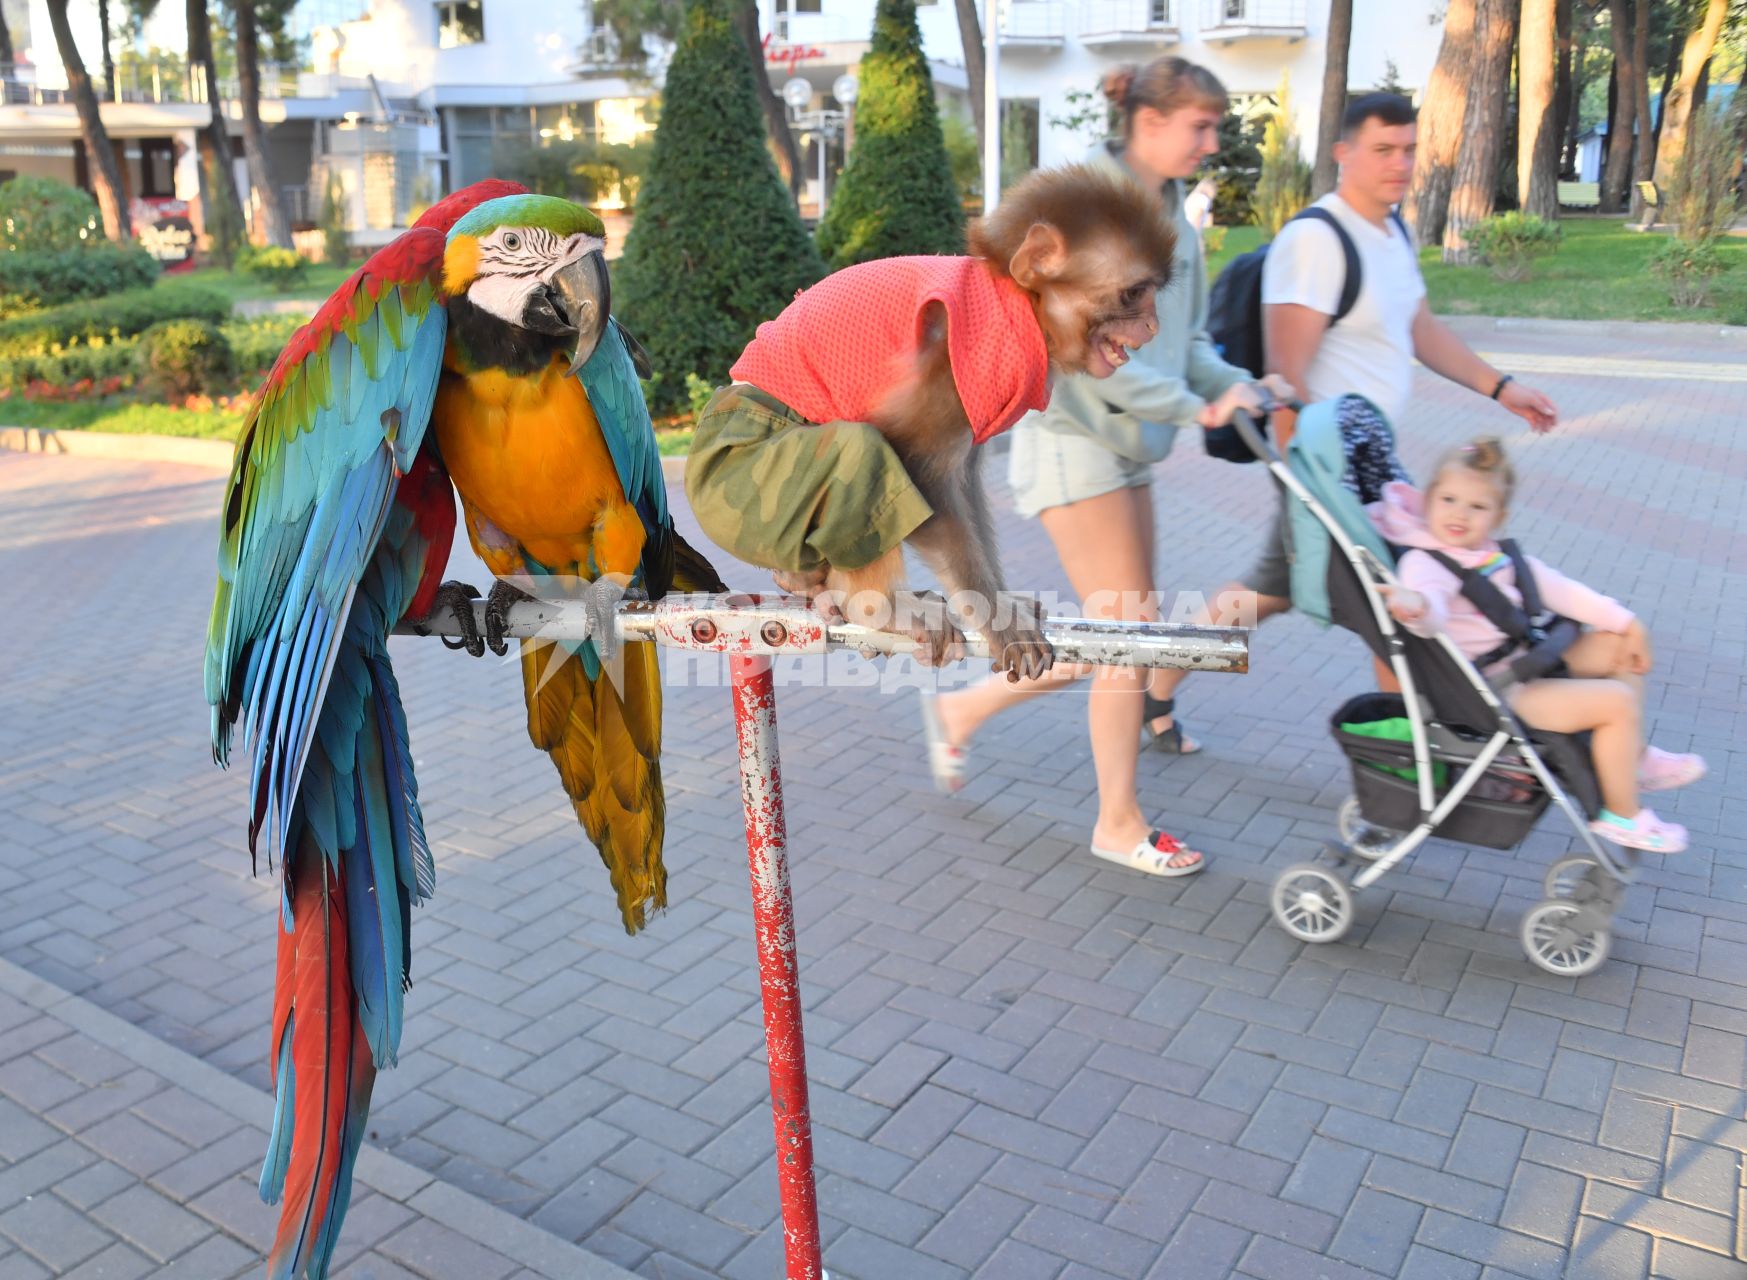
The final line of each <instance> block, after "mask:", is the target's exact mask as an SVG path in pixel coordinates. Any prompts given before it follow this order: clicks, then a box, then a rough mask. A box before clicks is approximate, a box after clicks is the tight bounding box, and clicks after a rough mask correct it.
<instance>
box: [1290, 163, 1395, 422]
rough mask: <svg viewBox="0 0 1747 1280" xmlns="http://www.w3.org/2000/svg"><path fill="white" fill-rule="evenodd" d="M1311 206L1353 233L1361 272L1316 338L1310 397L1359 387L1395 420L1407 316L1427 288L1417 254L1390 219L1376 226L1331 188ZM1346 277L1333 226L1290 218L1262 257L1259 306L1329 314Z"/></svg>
mask: <svg viewBox="0 0 1747 1280" xmlns="http://www.w3.org/2000/svg"><path fill="white" fill-rule="evenodd" d="M1316 203H1317V205H1318V207H1320V208H1323V209H1327V210H1328V211H1329V212H1330V213H1332V214H1333V215H1334V216H1335V217H1336V218H1338V219H1340V223H1341V226H1343V227H1345V228H1346V231H1347V234H1348V235H1350V236H1351V237H1352V238H1353V245H1354V247H1355V248H1356V249H1358V251H1359V268H1360V273H1361V276H1360V283H1359V296H1358V298H1357V299H1356V300H1355V301H1354V303H1353V309H1352V310H1351V311H1349V312H1348V313H1347V314H1346V315H1345V316H1344V317H1342V319H1341V322H1340V323H1339V324H1336V325H1332V326H1331V327H1330V328H1329V329H1328V330H1327V331H1326V332H1325V333H1324V334H1323V335H1322V344H1321V345H1320V346H1319V347H1317V349H1316V355H1315V357H1314V358H1313V359H1312V360H1311V362H1310V368H1309V369H1308V370H1306V371H1305V383H1306V389H1307V390H1308V391H1309V392H1310V398H1311V399H1312V400H1328V399H1332V398H1333V397H1335V396H1339V395H1345V394H1347V393H1348V392H1350V391H1351V392H1357V393H1358V394H1360V395H1362V396H1367V397H1369V398H1370V399H1371V400H1372V402H1373V403H1375V404H1376V406H1377V407H1378V408H1379V409H1381V410H1383V412H1384V414H1385V415H1387V416H1388V418H1389V420H1390V421H1391V422H1398V421H1399V420H1400V418H1401V415H1402V414H1403V413H1405V412H1406V410H1407V406H1408V402H1409V400H1410V399H1411V398H1412V392H1413V318H1414V316H1416V315H1418V314H1419V306H1420V300H1421V299H1422V298H1424V297H1425V291H1426V288H1425V281H1424V280H1423V279H1422V278H1421V277H1420V274H1419V258H1418V256H1417V254H1416V253H1415V252H1414V248H1413V245H1412V244H1411V243H1410V242H1409V241H1408V240H1407V239H1406V238H1404V237H1403V236H1402V234H1401V231H1400V228H1398V227H1397V226H1396V225H1395V219H1394V218H1390V219H1389V220H1388V222H1387V223H1386V224H1385V225H1384V226H1382V227H1378V226H1376V225H1375V224H1373V223H1371V222H1368V221H1366V220H1365V219H1364V218H1362V217H1360V216H1359V215H1358V214H1357V213H1355V212H1354V211H1353V207H1352V206H1351V205H1349V204H1348V203H1347V202H1346V201H1345V200H1343V199H1341V198H1340V196H1338V195H1335V194H1333V193H1330V194H1329V195H1326V196H1324V197H1323V198H1322V199H1320V200H1318V201H1317V202H1316ZM1346 274H1347V272H1346V255H1345V254H1343V253H1342V252H1341V245H1340V240H1339V239H1338V238H1337V237H1336V236H1335V231H1334V228H1333V227H1330V226H1326V225H1324V224H1323V223H1321V222H1318V221H1316V220H1315V219H1313V218H1304V219H1301V220H1299V221H1297V222H1289V223H1287V224H1286V226H1285V227H1284V228H1282V229H1281V231H1280V234H1279V235H1278V236H1276V237H1275V238H1274V243H1273V246H1272V247H1271V248H1270V249H1269V250H1268V256H1267V257H1266V258H1265V259H1263V261H1262V305H1263V306H1268V305H1270V304H1276V303H1283V302H1285V303H1296V304H1298V305H1299V306H1301V307H1310V308H1312V309H1313V310H1316V311H1320V312H1322V313H1323V314H1324V315H1326V316H1332V315H1334V313H1335V312H1336V311H1338V310H1339V309H1340V302H1341V288H1342V286H1343V285H1344V284H1345V283H1346Z"/></svg>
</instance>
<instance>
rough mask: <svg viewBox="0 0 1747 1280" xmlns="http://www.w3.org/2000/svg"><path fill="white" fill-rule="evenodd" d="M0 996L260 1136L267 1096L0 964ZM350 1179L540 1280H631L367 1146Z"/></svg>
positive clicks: (269, 1107) (268, 1108)
mask: <svg viewBox="0 0 1747 1280" xmlns="http://www.w3.org/2000/svg"><path fill="white" fill-rule="evenodd" d="M0 994H5V995H9V996H11V997H13V998H14V999H16V1000H20V1001H22V1002H23V1003H25V1004H27V1005H30V1006H31V1007H32V1008H34V1009H37V1010H40V1011H41V1012H43V1013H48V1014H52V1015H53V1016H54V1017H56V1018H58V1019H60V1020H61V1021H62V1022H65V1023H66V1024H67V1025H68V1026H70V1027H72V1028H73V1029H74V1030H76V1031H79V1032H81V1033H83V1034H84V1035H87V1036H89V1037H90V1038H91V1039H93V1040H95V1041H96V1042H97V1043H98V1044H100V1045H102V1046H103V1047H104V1048H106V1049H109V1050H111V1051H113V1052H115V1053H118V1054H121V1055H122V1056H123V1057H125V1058H127V1059H128V1060H129V1061H131V1062H133V1063H136V1064H137V1065H139V1066H141V1067H144V1068H145V1069H146V1070H148V1071H151V1072H153V1073H155V1074H156V1075H159V1076H161V1077H163V1078H164V1079H165V1080H169V1081H172V1082H174V1083H175V1084H178V1085H180V1086H181V1087H182V1088H184V1089H186V1090H187V1091H188V1092H190V1093H192V1094H194V1095H196V1096H197V1097H199V1098H201V1099H202V1100H203V1101H205V1102H208V1103H211V1104H212V1105H213V1106H215V1107H217V1108H218V1109H219V1110H221V1111H223V1112H225V1113H227V1114H228V1115H231V1116H233V1117H235V1118H236V1119H238V1120H240V1121H242V1122H244V1123H245V1124H249V1125H252V1126H254V1127H255V1128H257V1129H262V1128H265V1126H266V1125H267V1123H268V1122H269V1121H270V1119H271V1117H272V1114H273V1099H272V1097H271V1096H270V1095H268V1094H266V1093H262V1092H261V1091H260V1090H258V1089H256V1088H254V1087H253V1086H252V1085H248V1084H245V1083H243V1082H242V1081H241V1080H238V1079H237V1078H236V1077H234V1076H230V1075H226V1074H225V1073H224V1072H223V1071H221V1070H219V1069H218V1068H217V1067H215V1066H213V1065H211V1064H210V1063H208V1062H203V1061H202V1060H201V1059H199V1058H196V1057H195V1056H194V1055H193V1054H190V1053H185V1052H184V1051H182V1050H181V1049H178V1048H176V1047H175V1046H174V1045H170V1044H166V1043H165V1042H164V1041H162V1040H159V1039H158V1038H157V1037H156V1036H153V1035H151V1034H150V1033H148V1032H145V1031H141V1030H140V1029H139V1028H138V1027H136V1026H134V1025H133V1024H132V1023H131V1022H128V1021H126V1020H125V1019H122V1018H118V1017H116V1016H115V1015H114V1014H113V1013H110V1012H108V1011H107V1010H105V1009H100V1008H98V1007H97V1006H96V1005H94V1004H92V1003H91V1002H90V1001H89V1000H86V999H84V998H83V997H81V996H76V995H74V994H72V993H71V992H69V991H66V990H64V989H62V988H61V987H58V986H56V985H55V984H54V983H52V982H50V981H48V980H47V979H46V978H39V977H37V976H36V975H35V974H34V973H31V972H30V971H29V970H27V969H22V968H20V967H19V966H18V965H15V964H13V963H11V962H10V961H8V960H0ZM355 1177H356V1180H357V1181H358V1182H360V1183H362V1184H363V1185H365V1186H367V1187H369V1188H370V1189H371V1190H372V1191H375V1192H378V1193H379V1194H381V1195H383V1196H386V1197H387V1198H389V1199H390V1200H395V1201H398V1202H400V1203H401V1204H404V1205H405V1206H406V1207H407V1208H409V1209H412V1210H413V1211H414V1212H416V1213H419V1214H421V1215H422V1216H424V1217H427V1218H431V1219H433V1220H435V1221H437V1222H440V1223H442V1224H443V1225H444V1226H446V1227H449V1228H450V1229H451V1230H453V1231H456V1232H458V1233H460V1234H461V1235H463V1236H466V1237H467V1238H468V1239H470V1240H474V1241H477V1242H479V1243H481V1244H486V1245H488V1246H489V1247H490V1248H491V1249H492V1250H494V1251H495V1252H497V1253H501V1254H502V1255H503V1256H504V1257H506V1258H509V1259H511V1260H512V1261H515V1262H517V1263H520V1264H521V1265H522V1266H524V1267H526V1268H528V1269H529V1270H531V1271H534V1272H536V1273H538V1274H539V1275H542V1276H545V1277H547V1278H548V1280H637V1277H636V1276H634V1275H632V1274H631V1273H630V1272H629V1271H626V1270H624V1269H623V1268H622V1267H619V1266H616V1265H614V1264H613V1263H611V1262H607V1261H605V1260H604V1259H601V1258H597V1257H596V1256H595V1255H594V1254H592V1253H589V1252H587V1251H586V1250H584V1249H581V1248H579V1247H578V1246H576V1245H574V1244H571V1243H570V1242H569V1241H568V1240H564V1239H561V1238H560V1237H558V1236H555V1235H553V1234H552V1233H551V1232H549V1231H546V1230H544V1229H542V1228H540V1227H537V1226H535V1225H534V1224H533V1223H531V1222H528V1221H526V1220H525V1219H522V1218H518V1217H516V1216H515V1215H514V1214H512V1213H508V1212H506V1211H505V1210H503V1209H499V1208H497V1207H496V1206H495V1205H491V1204H488V1203H486V1202H485V1201H484V1200H481V1199H480V1198H479V1197H478V1196H475V1195H473V1194H472V1193H471V1192H467V1191H463V1190H462V1189H461V1188H459V1187H456V1186H451V1185H450V1184H449V1183H446V1182H442V1181H440V1180H439V1179H438V1178H436V1177H435V1176H434V1175H432V1174H429V1173H426V1172H425V1171H424V1170H423V1169H420V1168H417V1167H416V1166H414V1165H411V1164H408V1163H407V1162H406V1161H404V1160H402V1159H400V1158H399V1157H397V1156H391V1155H389V1154H388V1153H387V1152H386V1151H383V1150H382V1149H381V1148H379V1147H374V1146H371V1145H370V1144H369V1143H368V1142H366V1143H365V1144H364V1146H363V1148H362V1149H361V1150H360V1151H359V1152H358V1165H357V1170H356V1173H355Z"/></svg>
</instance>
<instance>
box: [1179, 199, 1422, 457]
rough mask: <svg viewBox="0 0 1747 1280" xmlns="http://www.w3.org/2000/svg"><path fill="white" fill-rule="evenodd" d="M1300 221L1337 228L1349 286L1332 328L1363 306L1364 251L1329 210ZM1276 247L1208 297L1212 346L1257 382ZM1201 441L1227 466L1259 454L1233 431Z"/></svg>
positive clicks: (1241, 262) (1226, 273)
mask: <svg viewBox="0 0 1747 1280" xmlns="http://www.w3.org/2000/svg"><path fill="white" fill-rule="evenodd" d="M1389 216H1390V217H1391V218H1393V219H1394V220H1395V225H1396V227H1398V228H1399V229H1400V231H1401V234H1402V236H1403V238H1405V239H1407V240H1408V242H1409V243H1410V244H1411V243H1412V238H1411V237H1409V236H1408V234H1407V224H1406V223H1404V222H1403V221H1402V220H1401V214H1400V213H1399V212H1397V211H1395V210H1391V211H1390V214H1389ZM1300 218H1310V219H1312V220H1314V221H1316V222H1324V223H1327V224H1328V225H1329V226H1330V227H1332V228H1334V233H1335V238H1336V239H1338V240H1339V241H1340V242H1341V254H1342V256H1344V257H1345V258H1346V261H1347V276H1346V282H1345V283H1344V284H1342V285H1341V296H1340V301H1339V302H1338V303H1336V305H1335V313H1334V315H1333V316H1331V317H1330V318H1329V322H1328V324H1329V328H1331V329H1332V328H1334V326H1335V325H1337V324H1339V323H1340V322H1341V321H1342V320H1344V319H1345V318H1346V316H1347V314H1348V313H1349V312H1350V311H1352V309H1353V307H1354V305H1355V304H1356V303H1357V302H1358V301H1359V287H1360V286H1361V285H1362V284H1363V283H1364V278H1363V271H1362V269H1361V267H1360V266H1359V246H1358V245H1356V244H1354V243H1353V237H1352V236H1350V235H1348V234H1347V229H1346V228H1345V227H1343V226H1342V225H1341V222H1340V219H1339V218H1337V217H1335V215H1334V214H1332V213H1330V212H1329V211H1328V210H1327V209H1322V208H1318V207H1317V206H1315V205H1312V206H1311V207H1310V208H1308V209H1302V210H1300V211H1299V212H1298V213H1297V214H1295V215H1294V216H1293V218H1292V221H1293V222H1297V221H1298V220H1299V219H1300ZM1272 247H1273V245H1272V242H1270V243H1268V244H1265V245H1263V246H1261V248H1259V249H1251V250H1250V251H1249V252H1248V253H1243V254H1239V255H1238V256H1237V257H1235V258H1233V259H1232V260H1231V261H1230V262H1228V263H1226V264H1225V269H1224V270H1222V271H1221V272H1220V273H1219V278H1218V279H1216V280H1215V281H1214V282H1213V288H1212V290H1211V291H1210V292H1209V293H1208V295H1207V335H1208V337H1210V338H1212V339H1213V345H1214V346H1215V347H1216V348H1218V350H1219V354H1220V356H1221V357H1222V358H1223V359H1224V360H1225V362H1226V363H1227V364H1234V365H1236V366H1238V368H1240V369H1247V370H1248V371H1249V372H1250V374H1251V375H1252V376H1254V377H1257V378H1259V377H1261V376H1262V371H1263V369H1264V367H1265V365H1264V363H1263V355H1264V353H1263V351H1262V264H1263V263H1264V262H1265V261H1266V259H1267V256H1268V250H1269V249H1270V248H1272ZM1202 442H1203V443H1204V444H1205V445H1206V446H1207V452H1208V453H1209V454H1210V455H1211V456H1213V457H1215V458H1219V459H1221V460H1222V461H1225V462H1254V461H1256V456H1255V454H1253V453H1251V452H1250V449H1249V446H1248V445H1246V444H1245V443H1244V442H1243V440H1242V439H1241V438H1240V437H1239V436H1238V434H1237V431H1236V429H1235V428H1233V427H1214V428H1213V429H1211V430H1209V431H1204V432H1202Z"/></svg>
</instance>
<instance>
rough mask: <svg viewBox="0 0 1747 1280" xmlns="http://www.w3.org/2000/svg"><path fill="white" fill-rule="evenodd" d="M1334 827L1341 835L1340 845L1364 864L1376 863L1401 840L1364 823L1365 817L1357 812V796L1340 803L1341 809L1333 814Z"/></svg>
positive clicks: (1391, 833)
mask: <svg viewBox="0 0 1747 1280" xmlns="http://www.w3.org/2000/svg"><path fill="white" fill-rule="evenodd" d="M1335 827H1336V828H1337V829H1338V830H1339V831H1340V833H1341V841H1342V843H1344V844H1345V845H1346V846H1347V848H1348V849H1349V850H1351V851H1352V852H1353V854H1354V855H1356V856H1357V857H1360V858H1363V859H1364V860H1365V861H1366V862H1375V861H1377V859H1379V858H1381V857H1382V856H1383V855H1384V854H1386V853H1388V852H1389V850H1390V849H1391V848H1393V847H1394V845H1395V843H1396V841H1398V840H1399V839H1401V837H1400V836H1399V835H1398V834H1397V833H1395V832H1393V831H1387V830H1385V829H1384V828H1382V827H1374V826H1372V825H1371V824H1370V823H1369V822H1366V821H1365V815H1364V814H1363V813H1361V812H1359V797H1358V796H1348V797H1347V798H1346V799H1345V800H1343V801H1341V807H1340V809H1339V810H1338V811H1337V812H1336V813H1335Z"/></svg>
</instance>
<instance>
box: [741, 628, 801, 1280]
mask: <svg viewBox="0 0 1747 1280" xmlns="http://www.w3.org/2000/svg"><path fill="white" fill-rule="evenodd" d="M729 669H730V672H731V674H732V677H733V686H734V729H735V734H736V736H737V738H738V739H739V748H740V799H741V802H742V804H743V805H744V806H745V810H746V856H747V861H748V864H749V866H750V868H751V873H752V922H753V932H754V935H755V937H756V939H757V943H758V986H759V991H760V993H761V994H762V996H763V998H764V1043H765V1050H766V1053H767V1056H768V1057H769V1060H770V1106H771V1119H772V1121H773V1123H774V1125H775V1128H776V1157H777V1160H776V1176H777V1190H778V1193H779V1194H780V1196H781V1199H782V1214H783V1245H784V1249H785V1252H786V1255H787V1259H788V1280H823V1259H822V1258H821V1256H820V1248H819V1203H818V1191H817V1187H816V1185H815V1183H814V1180H813V1119H812V1112H811V1111H810V1109H809V1108H808V1105H807V1048H806V1039H805V1037H804V1036H803V1034H802V1031H801V984H800V972H799V965H798V963H797V958H796V955H795V912H794V901H793V898H792V896H791V895H790V892H789V859H788V829H787V822H786V820H785V818H784V815H783V787H782V772H781V770H780V768H779V767H778V759H777V745H776V686H775V684H774V682H773V681H772V680H771V676H770V658H769V657H766V656H752V657H748V656H745V655H743V654H734V655H733V656H731V657H730V658H729Z"/></svg>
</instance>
